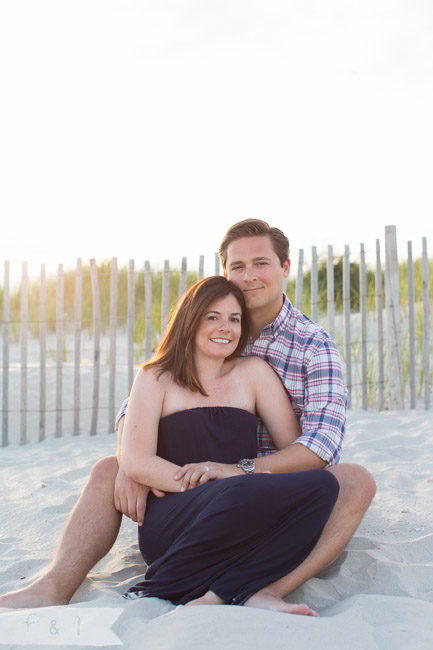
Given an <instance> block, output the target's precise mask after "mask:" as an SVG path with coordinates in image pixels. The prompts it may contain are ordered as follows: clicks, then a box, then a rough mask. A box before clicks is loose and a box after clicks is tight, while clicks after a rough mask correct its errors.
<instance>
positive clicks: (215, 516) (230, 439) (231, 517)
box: [120, 276, 338, 615]
mask: <svg viewBox="0 0 433 650" xmlns="http://www.w3.org/2000/svg"><path fill="white" fill-rule="evenodd" d="M247 338H248V323H247V313H246V307H245V303H244V298H243V295H242V292H241V290H240V289H239V288H238V287H237V286H236V285H234V284H233V283H231V282H229V281H228V280H226V279H225V278H223V277H219V276H216V277H212V278H208V279H205V280H203V281H201V282H199V283H197V284H196V285H194V286H193V287H191V289H190V290H189V291H188V292H187V293H186V294H185V296H184V298H183V299H182V300H181V301H180V303H179V305H178V307H177V308H176V311H175V313H174V315H173V318H172V320H171V322H170V325H169V327H168V328H167V332H166V334H165V336H164V338H163V340H162V342H161V344H160V346H159V348H158V351H157V355H156V358H155V359H153V360H152V361H150V362H148V363H145V364H144V365H143V366H142V369H141V370H140V371H139V372H138V374H137V376H136V379H135V381H134V384H133V387H132V391H131V395H130V400H129V404H128V411H127V415H126V421H125V428H124V434H123V440H122V457H121V460H120V463H121V466H122V468H123V470H124V472H125V473H126V474H127V475H128V476H129V477H130V478H132V479H134V480H135V481H138V482H140V483H143V484H144V485H147V486H149V487H151V488H156V489H158V490H162V491H164V492H165V493H167V494H166V496H165V497H164V498H162V499H161V498H156V497H154V496H153V495H150V496H149V500H148V505H147V510H146V517H145V520H144V524H143V525H142V526H141V527H140V528H139V544H140V550H141V552H142V554H143V557H144V560H145V561H146V563H147V564H148V565H149V569H148V571H147V573H146V575H145V579H144V580H143V581H141V582H139V583H138V584H137V585H136V586H135V587H132V588H131V589H130V590H129V591H128V592H127V594H125V596H126V597H127V598H135V597H144V596H148V597H150V596H156V597H159V598H166V599H169V600H171V601H172V602H173V603H175V604H189V605H191V604H203V603H211V604H212V603H215V604H222V603H232V604H248V602H249V601H250V600H251V599H252V598H254V595H256V596H255V598H256V602H257V594H259V593H260V591H261V590H263V589H264V588H265V587H266V586H267V585H269V584H271V583H272V582H274V581H276V580H278V579H279V578H281V577H282V576H284V575H286V574H287V573H289V572H290V571H291V570H293V569H294V568H295V567H296V566H298V565H299V564H300V563H301V562H302V561H303V560H304V559H305V557H307V555H308V554H309V553H310V552H311V550H312V548H313V547H314V545H315V544H316V542H317V540H318V538H319V536H320V533H321V531H322V529H323V527H324V525H325V523H326V521H327V519H328V517H329V515H330V512H331V510H332V508H333V506H334V503H335V501H336V498H337V494H338V484H337V481H336V480H335V478H334V477H333V476H332V475H331V474H330V473H329V472H324V471H323V470H310V471H308V472H297V473H292V474H270V473H267V467H268V461H269V457H266V456H263V457H261V458H255V456H256V453H257V447H256V432H257V415H259V416H260V417H261V419H262V420H263V422H264V424H265V426H266V428H267V429H268V431H269V432H270V433H271V435H272V437H273V440H274V442H275V444H276V446H277V448H278V449H279V450H283V449H284V448H286V447H288V446H289V445H290V444H291V443H292V442H293V441H294V440H295V439H296V437H297V436H298V435H299V434H300V429H299V424H298V422H297V419H296V416H295V414H294V412H293V409H292V408H291V405H290V401H289V400H288V398H287V394H286V391H285V389H284V387H283V385H282V383H281V381H280V379H279V377H278V376H277V375H276V373H275V372H274V371H273V370H272V368H271V367H270V366H269V365H268V364H267V363H266V362H265V361H263V360H262V359H259V358H257V357H240V354H241V352H242V350H243V348H244V346H245V344H246V341H247ZM253 459H254V460H253ZM258 602H260V599H259V601H258ZM289 607H290V608H289V609H288V610H286V611H293V612H294V613H299V614H308V615H316V614H315V612H313V610H311V609H310V608H309V607H307V606H306V605H299V606H289Z"/></svg>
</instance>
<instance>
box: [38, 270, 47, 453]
mask: <svg viewBox="0 0 433 650" xmlns="http://www.w3.org/2000/svg"><path fill="white" fill-rule="evenodd" d="M40 282H41V290H40V295H39V320H40V323H39V442H42V440H45V427H46V423H45V416H46V409H47V397H46V394H47V380H46V366H47V283H46V273H45V264H41V280H40Z"/></svg>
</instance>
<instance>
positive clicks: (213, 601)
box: [185, 591, 227, 607]
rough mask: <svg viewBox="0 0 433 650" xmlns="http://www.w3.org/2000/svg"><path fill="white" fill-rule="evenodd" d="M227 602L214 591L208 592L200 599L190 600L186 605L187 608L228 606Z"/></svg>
mask: <svg viewBox="0 0 433 650" xmlns="http://www.w3.org/2000/svg"><path fill="white" fill-rule="evenodd" d="M226 604H227V603H226V601H225V600H223V599H222V598H220V597H219V596H217V595H216V594H214V592H213V591H207V592H206V593H205V595H204V596H200V598H195V599H194V600H190V601H189V603H186V605H185V607H188V605H226Z"/></svg>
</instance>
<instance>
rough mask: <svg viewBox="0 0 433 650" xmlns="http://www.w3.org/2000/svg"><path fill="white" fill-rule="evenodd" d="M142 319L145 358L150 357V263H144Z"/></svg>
mask: <svg viewBox="0 0 433 650" xmlns="http://www.w3.org/2000/svg"><path fill="white" fill-rule="evenodd" d="M144 303H145V304H144V318H145V335H144V338H145V358H146V360H147V359H150V357H151V356H152V272H151V270H150V262H148V261H146V262H145V263H144Z"/></svg>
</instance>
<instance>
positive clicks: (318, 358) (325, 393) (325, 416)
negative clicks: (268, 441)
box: [295, 339, 347, 466]
mask: <svg viewBox="0 0 433 650" xmlns="http://www.w3.org/2000/svg"><path fill="white" fill-rule="evenodd" d="M305 367H306V370H305V376H304V410H303V413H302V415H301V419H300V423H301V428H302V435H301V436H299V438H298V439H297V440H296V441H295V445H296V446H301V445H302V446H303V447H305V448H306V449H308V450H311V451H312V452H314V453H315V454H316V455H317V457H318V458H320V459H321V460H323V461H325V464H326V465H328V466H329V465H334V464H336V463H338V461H339V460H340V454H341V446H342V443H343V438H344V434H345V431H346V408H347V388H346V386H345V384H344V381H343V370H342V366H341V358H340V354H339V352H338V350H337V346H336V345H335V343H334V341H333V340H332V339H324V340H323V341H322V342H321V343H320V344H319V345H316V346H315V347H314V348H313V349H312V351H311V354H310V357H309V358H308V359H307V360H306V364H305Z"/></svg>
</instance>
